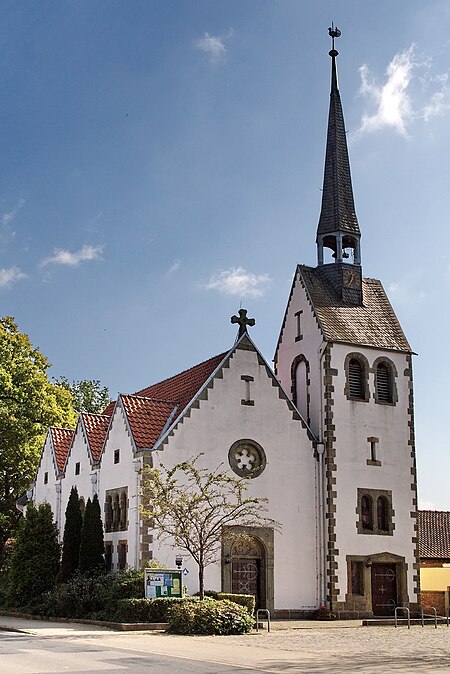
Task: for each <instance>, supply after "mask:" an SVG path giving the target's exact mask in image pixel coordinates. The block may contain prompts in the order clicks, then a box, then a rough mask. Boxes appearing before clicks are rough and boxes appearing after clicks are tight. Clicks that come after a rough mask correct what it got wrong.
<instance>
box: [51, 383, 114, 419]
mask: <svg viewBox="0 0 450 674" xmlns="http://www.w3.org/2000/svg"><path fill="white" fill-rule="evenodd" d="M54 381H55V383H56V384H58V385H59V386H61V387H62V388H63V389H65V390H66V391H69V393H70V394H71V395H72V399H73V406H74V408H75V409H76V411H77V412H93V413H94V414H101V413H102V412H103V410H104V409H105V407H107V406H108V405H109V403H110V402H111V398H110V397H109V390H108V387H107V386H103V387H102V386H101V385H100V381H99V380H98V379H81V380H80V381H75V380H74V381H72V383H70V382H69V380H68V379H67V378H66V377H60V378H59V379H55V380H54Z"/></svg>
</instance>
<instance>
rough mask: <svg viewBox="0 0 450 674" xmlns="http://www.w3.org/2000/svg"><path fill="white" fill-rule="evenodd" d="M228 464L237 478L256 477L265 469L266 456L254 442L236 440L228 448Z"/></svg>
mask: <svg viewBox="0 0 450 674" xmlns="http://www.w3.org/2000/svg"><path fill="white" fill-rule="evenodd" d="M228 462H229V464H230V466H231V468H232V469H233V470H234V472H235V473H236V474H237V475H239V477H257V476H258V475H261V473H262V472H263V470H264V468H265V467H266V455H265V453H264V450H263V448H262V447H261V445H259V444H258V443H257V442H255V441H254V440H238V441H237V442H235V443H234V444H233V445H232V446H231V447H230V451H229V452H228Z"/></svg>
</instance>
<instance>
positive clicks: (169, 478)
mask: <svg viewBox="0 0 450 674" xmlns="http://www.w3.org/2000/svg"><path fill="white" fill-rule="evenodd" d="M200 456H201V455H199V456H197V457H195V458H193V459H190V460H189V461H184V462H182V463H178V464H176V465H175V466H173V468H170V469H168V468H166V467H165V466H163V465H162V466H161V468H160V469H158V468H148V469H147V470H146V473H145V475H144V479H143V483H142V484H143V489H142V504H143V505H142V513H143V515H144V516H145V517H147V518H148V519H149V520H150V521H151V522H152V525H153V528H154V529H155V530H156V531H158V532H159V534H160V540H167V541H170V543H171V545H172V547H174V548H175V547H176V548H181V549H184V550H186V551H187V552H188V553H189V554H190V555H191V556H192V558H193V559H194V561H195V562H196V563H197V565H198V582H199V590H200V598H201V599H203V598H204V573H205V568H206V567H207V566H209V565H210V564H212V563H213V562H216V561H217V560H218V558H219V552H220V546H221V543H222V541H223V538H224V536H225V535H227V536H232V535H233V534H232V533H231V532H232V527H234V526H240V527H262V526H272V527H274V528H275V529H280V524H279V523H278V522H276V521H275V520H273V519H271V518H269V517H267V512H268V508H267V503H268V499H267V498H262V497H255V496H249V495H248V486H249V478H239V477H235V476H233V475H230V474H228V473H227V472H226V471H225V470H224V469H223V467H222V466H219V467H218V468H216V469H215V470H212V471H211V470H208V469H206V468H198V467H197V466H196V463H197V460H198V459H199V457H200ZM225 531H226V532H227V533H226V534H225ZM236 536H237V535H236ZM239 537H242V534H239Z"/></svg>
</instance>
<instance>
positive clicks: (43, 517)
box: [7, 503, 60, 607]
mask: <svg viewBox="0 0 450 674" xmlns="http://www.w3.org/2000/svg"><path fill="white" fill-rule="evenodd" d="M59 556H60V547H59V543H58V531H57V527H56V524H55V523H54V522H53V513H52V509H51V507H50V505H49V504H48V503H41V504H40V505H39V506H38V507H37V508H36V507H35V506H33V505H29V506H28V508H27V512H26V516H25V517H23V518H22V520H21V522H20V525H19V529H18V532H17V538H16V542H15V545H14V550H13V553H12V558H11V565H10V570H9V577H8V588H7V601H8V604H9V605H10V606H16V607H22V606H26V605H27V604H28V603H29V602H30V601H31V600H33V599H35V598H36V597H39V596H40V595H42V594H43V593H44V592H48V591H49V590H51V589H52V588H53V586H54V584H55V579H56V575H57V573H58V570H59Z"/></svg>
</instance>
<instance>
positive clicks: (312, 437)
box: [32, 28, 419, 618]
mask: <svg viewBox="0 0 450 674" xmlns="http://www.w3.org/2000/svg"><path fill="white" fill-rule="evenodd" d="M339 35H340V32H339V30H338V29H335V28H333V29H330V36H331V37H332V41H333V44H332V49H331V51H330V57H331V93H330V108H329V118H328V130H327V142H326V156H325V170H324V180H323V192H322V207H321V212H320V217H319V223H318V227H317V236H316V245H317V266H316V267H308V266H304V265H301V264H300V265H298V267H297V269H296V270H295V274H294V279H293V283H292V288H291V292H290V295H289V298H288V302H287V307H286V311H285V314H284V318H283V322H282V326H281V331H280V336H279V339H278V343H277V345H276V351H275V361H274V362H275V369H274V370H273V369H272V368H271V367H270V365H269V364H268V363H267V362H266V360H265V359H264V357H263V355H262V354H261V353H260V352H259V350H258V348H257V346H256V345H255V344H254V342H253V341H252V339H251V335H250V334H249V332H248V327H249V325H250V324H251V322H252V321H251V320H249V319H247V318H246V311H245V310H241V311H240V312H239V316H237V317H233V322H237V323H238V324H239V332H238V336H237V338H236V341H235V343H234V344H233V345H232V346H231V348H230V349H229V350H227V351H225V352H224V353H221V354H219V355H217V356H214V357H213V358H210V359H209V360H207V361H205V362H203V363H200V364H198V365H195V366H193V367H191V368H190V369H188V370H186V371H184V372H182V373H180V374H177V375H175V376H171V377H169V378H168V379H166V380H164V381H162V382H159V383H157V384H153V385H152V386H149V387H147V388H145V389H143V390H141V391H138V392H136V393H133V394H130V395H125V394H121V395H119V397H118V399H117V401H116V402H115V403H112V404H111V405H110V406H109V407H108V408H107V409H106V410H105V412H104V414H103V415H94V414H84V413H83V414H80V416H79V419H78V423H77V426H76V428H75V430H74V431H72V430H69V429H57V428H50V429H49V431H48V435H47V439H46V442H45V445H44V448H43V452H42V457H41V461H40V464H39V468H38V471H37V476H36V481H35V483H34V486H33V496H32V499H33V501H35V502H36V503H40V502H42V501H48V502H49V503H50V504H51V506H52V509H53V512H54V515H55V519H56V522H57V524H58V527H59V530H60V533H61V536H62V532H63V529H64V513H65V508H66V506H67V501H68V498H69V494H70V490H71V488H72V486H74V485H75V486H76V487H77V489H78V493H79V495H80V499H82V500H83V501H86V500H87V498H89V497H92V496H93V495H94V494H98V497H99V501H100V504H101V507H102V517H103V523H104V532H105V549H106V554H105V557H106V564H107V567H108V568H111V569H118V568H126V567H127V566H129V567H141V566H143V565H145V564H146V563H148V561H149V560H151V559H156V560H157V561H158V562H159V563H160V564H162V565H164V566H166V567H173V566H174V561H175V555H176V554H182V555H183V568H184V569H185V583H186V585H187V587H188V591H189V593H194V592H196V591H197V589H198V587H197V570H196V565H195V563H194V562H193V560H191V559H190V558H189V556H188V555H187V553H186V552H183V551H181V550H178V549H177V548H175V547H173V546H171V545H170V544H169V543H168V542H165V543H161V542H160V541H159V540H158V532H157V531H154V530H152V529H151V528H149V524H148V522H146V521H144V520H143V518H142V516H141V513H140V509H139V505H140V499H141V496H140V492H141V480H142V473H143V468H144V466H146V465H149V466H153V467H158V465H160V464H161V463H162V464H164V465H165V466H166V467H168V468H170V467H171V466H173V465H175V464H177V463H180V462H181V461H185V460H189V459H192V458H193V457H194V456H197V455H198V454H200V453H201V457H200V458H199V465H200V467H207V468H210V469H215V468H216V467H217V466H218V465H219V464H223V465H224V466H226V467H227V468H228V470H229V471H230V472H232V473H234V474H236V475H238V476H242V477H248V478H249V493H250V495H254V496H257V497H265V498H267V499H268V509H269V512H268V516H269V517H270V518H272V519H273V520H275V521H277V522H279V523H280V524H281V529H280V531H278V530H276V529H274V528H273V527H250V528H248V529H247V531H246V534H247V536H246V537H245V539H237V540H236V541H235V542H234V543H233V539H232V538H229V537H224V540H223V544H222V549H221V551H219V558H218V560H217V563H214V564H211V565H210V566H208V567H207V568H206V571H205V587H206V588H207V589H211V590H222V591H224V592H237V593H248V592H251V593H254V594H255V595H256V596H257V599H258V604H259V605H260V606H264V607H267V608H268V609H269V610H270V611H271V614H272V615H273V616H275V617H280V618H281V617H283V618H289V617H292V618H294V617H301V616H304V615H311V613H312V612H313V611H315V610H316V609H318V608H320V607H324V606H326V607H327V608H329V609H330V610H331V611H332V612H333V613H335V614H337V615H339V616H340V617H345V616H348V617H357V616H359V617H363V616H372V615H377V616H381V615H391V614H393V612H394V608H395V607H396V606H405V607H409V608H411V609H414V608H417V605H418V601H419V575H418V574H419V564H418V562H419V560H418V552H417V490H416V464H415V448H414V410H413V382H412V351H411V348H410V346H409V344H408V341H407V339H406V337H405V335H404V333H403V331H402V329H401V327H400V324H399V322H398V320H397V317H396V315H395V313H394V310H393V308H392V306H391V304H390V302H389V300H388V298H387V296H386V294H385V291H384V289H383V287H382V285H381V283H380V281H378V280H375V279H369V278H364V277H363V274H362V266H361V260H362V254H361V253H362V251H361V243H360V240H361V232H360V228H359V224H358V219H357V216H356V210H355V204H354V198H353V190H352V180H351V173H350V163H349V156H348V149H347V142H346V132H345V125H344V118H343V112H342V105H341V99H340V94H339V88H338V77H337V66H336V59H337V56H338V52H337V51H336V49H335V45H334V42H335V38H337V37H339ZM311 234H312V229H311Z"/></svg>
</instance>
